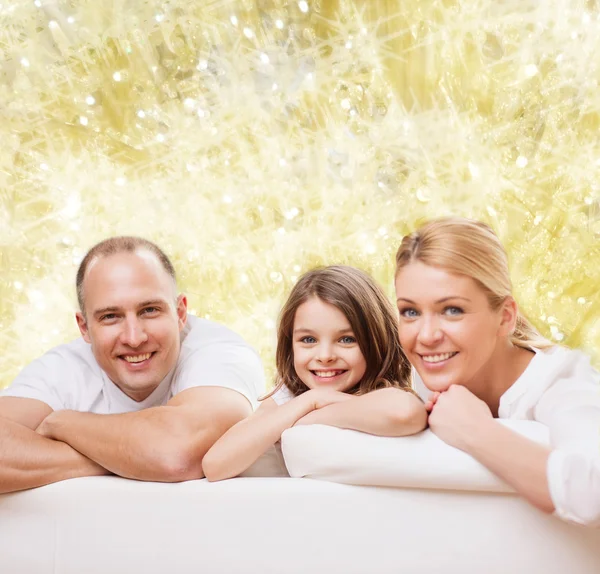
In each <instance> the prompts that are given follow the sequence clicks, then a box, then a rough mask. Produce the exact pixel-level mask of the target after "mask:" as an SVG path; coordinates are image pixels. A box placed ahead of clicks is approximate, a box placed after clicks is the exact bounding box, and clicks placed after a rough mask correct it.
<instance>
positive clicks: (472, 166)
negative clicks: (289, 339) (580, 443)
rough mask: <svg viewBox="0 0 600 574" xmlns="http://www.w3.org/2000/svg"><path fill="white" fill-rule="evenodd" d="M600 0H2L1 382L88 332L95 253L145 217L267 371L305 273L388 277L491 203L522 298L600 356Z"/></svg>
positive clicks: (202, 304) (189, 289) (201, 305)
mask: <svg viewBox="0 0 600 574" xmlns="http://www.w3.org/2000/svg"><path fill="white" fill-rule="evenodd" d="M599 14H600V9H599V6H598V2H595V1H592V0H585V1H583V0H582V1H568V0H546V1H544V2H539V1H537V0H535V1H532V0H520V1H516V0H514V1H512V0H470V1H468V0H463V1H460V0H412V1H411V0H385V1H383V0H380V1H369V0H331V1H327V0H314V1H310V0H306V1H299V2H296V1H283V0H231V1H225V0H224V1H220V2H215V1H211V0H204V1H196V2H189V1H183V0H170V1H169V0H166V1H165V0H163V1H161V2H158V1H155V0H146V1H143V2H142V1H141V0H138V1H130V2H125V1H123V0H107V1H104V2H88V1H85V0H71V1H64V0H53V1H52V2H50V1H47V0H36V1H35V2H33V1H29V0H27V1H12V2H11V1H10V0H9V2H8V3H6V2H3V3H2V5H1V6H0V120H1V121H0V138H1V142H2V143H1V145H0V349H1V352H0V387H2V386H6V385H7V384H9V383H10V381H11V380H12V379H13V378H14V377H15V375H16V374H17V373H18V372H19V370H20V369H21V368H22V367H23V366H24V365H26V364H27V363H28V362H29V361H31V360H32V359H34V358H35V357H36V356H39V355H40V354H41V353H43V352H44V351H46V350H47V349H49V348H50V347H52V346H54V345H56V344H59V343H62V342H64V341H67V340H70V339H72V338H74V337H76V336H77V334H78V333H77V330H76V325H75V321H74V318H73V312H74V310H75V290H74V286H73V284H74V276H75V271H76V268H77V265H78V264H79V262H80V260H81V258H82V256H83V255H84V253H85V251H86V250H87V249H88V248H89V247H90V246H91V245H93V244H94V243H96V242H97V241H99V240H101V239H103V238H105V237H107V236H110V235H115V234H133V235H142V236H144V237H147V238H149V239H152V240H154V241H156V242H157V243H159V244H160V245H161V246H162V247H163V248H164V249H165V250H166V251H167V253H168V254H169V255H170V256H171V257H172V259H173V261H174V263H175V266H176V268H177V271H178V274H179V281H180V285H181V288H182V290H183V291H185V292H186V293H187V294H188V299H189V302H190V307H191V308H192V309H193V311H194V312H195V313H196V314H198V315H200V316H206V317H209V318H211V319H214V320H217V321H221V322H223V323H225V324H227V325H229V326H230V327H232V328H233V329H235V330H236V331H238V332H240V333H241V334H242V335H244V336H245V337H246V338H247V339H248V340H249V341H250V342H252V343H253V344H254V345H255V346H256V347H257V349H258V350H259V351H260V353H261V356H262V357H263V360H264V362H265V365H266V368H267V371H268V374H269V377H272V375H273V354H274V353H273V352H274V345H275V322H276V318H277V313H278V311H279V308H280V306H281V304H282V302H283V300H284V298H285V296H286V294H287V292H288V291H289V289H290V287H291V285H292V284H293V283H294V281H295V280H296V278H297V277H298V275H299V274H300V273H301V272H302V271H304V270H306V269H309V268H311V267H313V266H315V265H321V264H333V263H347V264H352V265H356V266H358V267H361V268H363V269H365V270H367V271H369V272H371V273H372V274H373V275H374V276H375V277H376V278H377V279H378V280H379V281H380V282H381V283H382V284H383V285H384V287H385V288H386V289H387V290H388V292H389V293H390V295H391V294H392V275H393V256H394V252H395V250H396V248H397V247H398V245H399V242H400V239H401V237H402V235H403V234H404V233H406V232H407V231H409V230H411V229H412V228H413V227H414V226H415V225H416V224H417V223H418V222H420V221H422V220H424V219H426V218H430V217H435V216H440V215H447V214H457V215H464V216H470V217H475V218H478V219H483V220H485V221H487V222H488V223H490V224H491V225H492V226H493V227H494V228H495V229H496V230H497V232H498V234H499V235H500V237H501V238H502V240H503V242H504V244H505V245H506V247H507V250H508V252H509V256H510V261H511V269H512V278H513V283H514V287H515V294H516V296H517V299H518V301H519V302H520V304H521V307H522V309H523V310H524V312H525V314H526V315H528V316H529V317H530V318H531V320H532V321H533V322H534V323H535V324H536V325H537V326H538V327H539V328H540V330H541V331H542V332H543V333H544V334H545V335H546V336H548V337H550V338H551V339H553V340H554V341H556V342H558V343H562V344H567V345H570V346H573V347H579V348H582V349H584V350H585V351H587V352H588V353H590V354H591V356H592V359H593V361H594V363H595V364H596V365H598V364H599V360H600V324H599V323H600V321H598V318H599V316H600V298H599V295H598V287H599V286H600V207H599V205H600V191H599V185H600V144H599V133H600V132H599V130H598V128H599V126H600V90H599V86H598V81H599V80H600V60H598V58H597V54H598V53H600V34H598V30H599V29H600V19H599Z"/></svg>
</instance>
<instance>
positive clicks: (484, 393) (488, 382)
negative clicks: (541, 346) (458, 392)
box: [469, 341, 535, 417]
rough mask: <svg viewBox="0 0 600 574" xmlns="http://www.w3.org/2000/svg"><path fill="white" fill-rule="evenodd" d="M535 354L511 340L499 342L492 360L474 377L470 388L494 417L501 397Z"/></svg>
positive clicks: (496, 414)
mask: <svg viewBox="0 0 600 574" xmlns="http://www.w3.org/2000/svg"><path fill="white" fill-rule="evenodd" d="M534 356H535V353H534V352H533V351H529V350H528V349H524V348H522V347H517V346H516V345H513V344H512V343H511V342H510V341H502V343H501V344H500V342H499V346H498V348H497V349H496V351H495V352H494V354H493V355H492V357H491V358H490V360H489V361H488V362H487V363H486V365H485V366H484V367H483V369H481V371H479V373H478V374H477V375H476V376H475V377H474V379H473V381H472V384H471V385H469V389H470V390H471V392H473V393H474V394H475V395H476V396H477V397H478V398H480V399H481V400H482V401H484V402H485V403H486V404H487V405H488V407H489V408H490V410H491V411H492V414H493V415H494V417H497V416H498V409H499V407H500V398H501V397H502V395H503V394H504V393H505V392H506V391H507V390H508V389H509V388H510V387H512V386H513V385H514V384H515V382H516V381H517V380H518V379H519V377H520V376H521V375H522V374H523V373H524V372H525V369H526V368H527V366H528V365H529V363H530V362H531V360H532V359H533V357H534Z"/></svg>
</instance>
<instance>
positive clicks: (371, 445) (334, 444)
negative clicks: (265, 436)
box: [281, 421, 548, 492]
mask: <svg viewBox="0 0 600 574" xmlns="http://www.w3.org/2000/svg"><path fill="white" fill-rule="evenodd" d="M503 424H506V426H508V427H510V428H511V429H512V430H514V431H515V432H518V433H519V434H522V435H524V436H526V437H528V438H530V439H531V440H535V441H536V442H539V443H542V444H547V443H548V429H547V428H546V427H545V426H544V425H542V424H540V423H536V422H532V421H503ZM281 443H282V452H283V457H284V459H285V464H286V466H287V469H288V471H289V473H290V476H292V477H295V478H302V477H306V478H315V479H319V480H328V481H332V482H341V483H343V484H355V485H371V486H396V487H411V488H423V489H428V488H436V489H450V490H470V491H491V492H512V491H513V490H512V488H511V487H509V486H508V485H507V484H506V483H504V482H503V481H502V480H500V479H499V478H498V477H497V476H496V475H494V474H493V473H492V472H490V471H489V470H488V469H487V468H486V467H485V466H483V465H482V464H480V463H479V462H477V461H476V460H475V459H474V458H472V457H471V456H470V455H468V454H466V453H464V452H463V451H461V450H459V449H457V448H454V447H452V446H449V445H447V444H446V443H445V442H443V441H442V440H441V439H439V438H438V437H437V436H435V434H433V432H431V431H430V430H429V429H427V430H424V431H423V432H420V433H418V434H416V435H412V436H406V437H378V436H373V435H370V434H366V433H362V432H358V431H353V430H347V429H339V428H336V427H330V426H325V425H302V426H297V427H292V428H290V429H287V430H286V431H285V432H284V433H283V435H282V437H281Z"/></svg>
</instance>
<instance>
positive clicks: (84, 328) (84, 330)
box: [75, 311, 92, 343]
mask: <svg viewBox="0 0 600 574" xmlns="http://www.w3.org/2000/svg"><path fill="white" fill-rule="evenodd" d="M75 319H77V326H78V327H79V332H80V333H81V336H82V337H83V340H84V341H85V342H86V343H91V342H92V340H91V339H90V333H89V329H88V325H87V321H86V320H85V317H84V316H83V313H82V312H81V311H77V313H75Z"/></svg>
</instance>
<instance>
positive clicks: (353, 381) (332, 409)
mask: <svg viewBox="0 0 600 574" xmlns="http://www.w3.org/2000/svg"><path fill="white" fill-rule="evenodd" d="M397 329H398V321H397V319H396V317H395V313H394V310H393V307H392V305H391V304H390V302H389V301H388V299H387V297H386V296H385V294H384V293H383V291H382V290H381V289H380V288H379V287H378V286H377V285H376V284H375V282H374V281H373V279H371V277H369V276H368V275H367V274H365V273H363V272H362V271H359V270H358V269H354V268H352V267H345V266H333V267H326V268H324V269H316V270H313V271H310V272H308V273H306V274H305V275H303V276H302V277H301V278H300V280H299V281H298V283H297V284H296V286H295V287H294V288H293V289H292V292H291V293H290V296H289V298H288V300H287V302H286V304H285V305H284V307H283V309H282V311H281V315H280V319H279V327H278V332H277V354H276V366H277V375H278V384H277V385H276V387H275V389H274V391H273V392H272V393H270V394H269V395H267V397H266V398H265V399H264V400H263V401H262V403H261V405H260V406H259V408H258V409H257V410H256V412H255V413H254V414H253V415H251V416H250V417H249V418H247V419H245V420H243V421H241V422H239V423H238V424H236V425H235V426H233V427H232V428H231V429H230V430H229V431H228V432H226V433H225V434H224V435H223V436H222V437H221V438H220V439H219V440H218V441H217V442H216V443H215V445H214V446H213V447H212V448H211V449H210V451H209V452H208V453H207V454H206V455H205V457H204V460H203V463H202V466H203V470H204V474H205V476H206V478H207V479H208V480H211V481H214V480H222V479H224V478H230V477H233V476H237V475H239V474H240V473H241V472H243V471H244V470H246V469H247V468H248V467H249V466H250V465H251V464H252V463H254V462H255V461H256V460H257V459H258V457H259V456H261V455H262V454H263V453H264V452H266V451H267V449H269V448H270V447H271V446H272V445H274V444H275V443H276V442H277V441H279V439H280V438H281V433H282V432H283V431H284V430H285V429H287V428H290V427H291V426H293V425H295V424H316V423H318V424H326V425H332V426H337V427H341V428H347V429H355V430H359V431H363V432H367V433H371V434H375V435H382V436H402V435H408V434H413V433H416V432H418V431H420V430H423V429H424V428H425V426H426V424H427V423H426V420H427V412H426V410H425V407H424V405H423V404H422V403H421V401H420V400H419V399H418V398H417V396H416V394H414V392H413V391H412V388H411V385H410V365H409V364H408V362H407V361H406V358H405V357H404V354H403V353H402V349H401V348H400V344H399V342H398V332H397Z"/></svg>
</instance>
